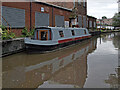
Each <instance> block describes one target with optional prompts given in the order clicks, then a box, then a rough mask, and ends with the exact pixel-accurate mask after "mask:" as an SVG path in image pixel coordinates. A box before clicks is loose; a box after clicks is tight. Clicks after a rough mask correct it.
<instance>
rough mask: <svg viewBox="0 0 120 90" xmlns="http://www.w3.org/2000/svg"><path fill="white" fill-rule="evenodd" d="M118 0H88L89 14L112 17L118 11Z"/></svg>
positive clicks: (98, 16) (97, 16)
mask: <svg viewBox="0 0 120 90" xmlns="http://www.w3.org/2000/svg"><path fill="white" fill-rule="evenodd" d="M117 1H118V0H87V2H88V3H87V14H88V15H90V16H94V17H96V18H98V19H99V18H101V17H102V16H106V17H107V18H112V17H113V16H114V14H115V13H117V12H118V3H117Z"/></svg>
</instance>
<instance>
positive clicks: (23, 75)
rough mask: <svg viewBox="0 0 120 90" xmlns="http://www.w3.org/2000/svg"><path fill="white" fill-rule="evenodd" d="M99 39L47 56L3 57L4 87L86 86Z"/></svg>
mask: <svg viewBox="0 0 120 90" xmlns="http://www.w3.org/2000/svg"><path fill="white" fill-rule="evenodd" d="M96 44H97V39H96V38H95V39H92V40H91V41H90V40H86V41H84V42H82V43H79V44H77V45H73V46H70V47H69V48H66V49H63V50H60V51H57V52H53V53H47V54H35V55H27V54H25V53H20V54H16V55H13V56H9V57H5V58H3V87H4V88H23V87H24V88H28V87H29V88H37V87H47V88H49V87H81V88H82V87H83V86H84V83H85V81H86V78H87V55H88V53H91V52H93V51H94V50H95V49H96Z"/></svg>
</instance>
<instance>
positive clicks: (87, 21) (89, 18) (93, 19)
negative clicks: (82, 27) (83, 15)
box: [87, 16, 96, 29]
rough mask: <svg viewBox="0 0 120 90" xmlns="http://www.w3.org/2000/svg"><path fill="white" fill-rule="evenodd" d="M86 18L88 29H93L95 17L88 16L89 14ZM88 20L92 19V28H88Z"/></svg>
mask: <svg viewBox="0 0 120 90" xmlns="http://www.w3.org/2000/svg"><path fill="white" fill-rule="evenodd" d="M87 18H88V21H87V23H88V27H87V28H88V29H93V28H94V22H96V18H94V17H90V16H88V17H87ZM90 21H92V28H90V25H89V22H90Z"/></svg>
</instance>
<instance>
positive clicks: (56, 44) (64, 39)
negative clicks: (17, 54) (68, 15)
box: [25, 27, 91, 52]
mask: <svg viewBox="0 0 120 90" xmlns="http://www.w3.org/2000/svg"><path fill="white" fill-rule="evenodd" d="M90 37H91V34H89V32H88V30H87V29H86V28H63V27H39V28H36V29H35V31H34V37H33V38H25V46H26V51H28V52H36V51H37V52H44V51H52V50H55V49H57V48H61V47H65V46H68V45H71V44H73V43H76V42H79V41H81V40H83V39H88V38H90Z"/></svg>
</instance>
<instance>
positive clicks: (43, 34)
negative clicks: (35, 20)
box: [41, 31, 48, 40]
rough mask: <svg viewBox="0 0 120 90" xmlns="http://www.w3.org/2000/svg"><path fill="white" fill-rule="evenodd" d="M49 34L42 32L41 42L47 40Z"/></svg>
mask: <svg viewBox="0 0 120 90" xmlns="http://www.w3.org/2000/svg"><path fill="white" fill-rule="evenodd" d="M47 34H48V33H47V32H46V31H41V40H47Z"/></svg>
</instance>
